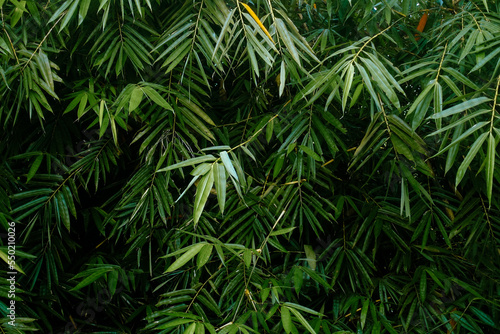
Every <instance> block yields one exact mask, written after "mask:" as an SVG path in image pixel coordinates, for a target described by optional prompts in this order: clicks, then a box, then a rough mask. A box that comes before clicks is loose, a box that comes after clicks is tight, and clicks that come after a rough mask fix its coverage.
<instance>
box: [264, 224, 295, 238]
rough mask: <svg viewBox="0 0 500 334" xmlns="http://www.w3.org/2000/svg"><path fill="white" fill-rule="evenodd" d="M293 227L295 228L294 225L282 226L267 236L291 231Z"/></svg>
mask: <svg viewBox="0 0 500 334" xmlns="http://www.w3.org/2000/svg"><path fill="white" fill-rule="evenodd" d="M295 228H296V226H294V227H287V228H283V229H280V230H276V231H272V232H271V233H270V234H269V236H275V235H282V234H287V233H290V232H292V231H293V230H294V229H295Z"/></svg>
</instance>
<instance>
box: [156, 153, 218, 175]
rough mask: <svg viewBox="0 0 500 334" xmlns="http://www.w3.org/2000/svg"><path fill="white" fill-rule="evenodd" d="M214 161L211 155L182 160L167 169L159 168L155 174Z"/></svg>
mask: <svg viewBox="0 0 500 334" xmlns="http://www.w3.org/2000/svg"><path fill="white" fill-rule="evenodd" d="M214 160H215V157H214V156H213V155H211V154H208V155H204V156H201V157H196V158H191V159H188V160H184V161H181V162H178V163H176V164H173V165H170V166H168V167H164V168H161V169H159V170H157V171H156V172H157V173H158V172H166V171H169V170H173V169H177V168H182V167H187V166H192V165H196V164H200V163H202V162H206V161H214Z"/></svg>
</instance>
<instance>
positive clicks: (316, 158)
mask: <svg viewBox="0 0 500 334" xmlns="http://www.w3.org/2000/svg"><path fill="white" fill-rule="evenodd" d="M299 148H300V149H301V150H302V151H304V152H306V154H307V155H308V156H310V157H311V158H313V159H314V160H316V161H321V160H322V159H321V157H320V156H319V155H318V153H316V152H314V151H313V150H312V149H310V148H309V147H307V146H305V145H299Z"/></svg>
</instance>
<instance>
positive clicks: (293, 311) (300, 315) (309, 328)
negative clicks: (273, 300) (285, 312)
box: [289, 308, 316, 334]
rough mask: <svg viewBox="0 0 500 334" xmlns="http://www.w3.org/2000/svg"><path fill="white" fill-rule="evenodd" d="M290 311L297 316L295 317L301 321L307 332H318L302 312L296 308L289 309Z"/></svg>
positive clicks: (312, 333) (313, 333)
mask: <svg viewBox="0 0 500 334" xmlns="http://www.w3.org/2000/svg"><path fill="white" fill-rule="evenodd" d="M289 310H290V311H291V312H292V313H293V315H295V317H296V318H297V319H298V320H299V322H300V323H301V324H302V326H304V327H305V328H306V329H307V331H308V332H309V333H311V334H316V331H315V330H314V329H313V328H312V327H311V325H310V324H309V323H308V322H307V320H306V319H305V318H304V317H303V316H302V314H300V312H299V311H298V310H296V309H294V308H289Z"/></svg>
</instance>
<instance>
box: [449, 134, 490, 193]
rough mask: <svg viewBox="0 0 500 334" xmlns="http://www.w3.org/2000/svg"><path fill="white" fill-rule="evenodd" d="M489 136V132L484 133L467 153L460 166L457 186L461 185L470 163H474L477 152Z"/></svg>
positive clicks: (456, 181)
mask: <svg viewBox="0 0 500 334" xmlns="http://www.w3.org/2000/svg"><path fill="white" fill-rule="evenodd" d="M487 136H488V133H487V132H485V133H483V134H482V135H480V136H479V137H478V138H477V139H476V141H475V142H474V144H472V145H471V147H470V149H469V152H467V155H466V156H465V159H464V161H462V163H461V164H460V167H458V171H457V176H456V179H455V184H456V185H457V186H458V185H459V183H460V181H462V178H463V177H464V175H465V172H466V170H467V168H468V167H469V165H470V163H471V162H472V159H474V157H475V156H476V154H477V151H479V149H480V148H481V146H482V145H483V143H484V141H485V140H486V137H487Z"/></svg>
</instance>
